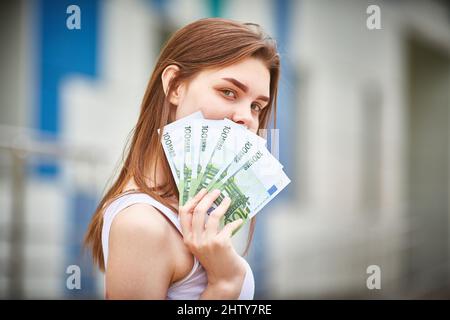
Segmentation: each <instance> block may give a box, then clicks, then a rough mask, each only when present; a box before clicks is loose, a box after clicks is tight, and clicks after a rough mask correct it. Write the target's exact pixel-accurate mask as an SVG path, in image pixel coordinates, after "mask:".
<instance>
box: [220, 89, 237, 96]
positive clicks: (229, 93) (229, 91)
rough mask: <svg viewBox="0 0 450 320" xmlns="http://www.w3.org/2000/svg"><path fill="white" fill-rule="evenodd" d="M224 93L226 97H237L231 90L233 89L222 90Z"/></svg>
mask: <svg viewBox="0 0 450 320" xmlns="http://www.w3.org/2000/svg"><path fill="white" fill-rule="evenodd" d="M222 93H223V94H224V95H225V96H226V97H231V98H233V97H235V94H234V92H233V91H231V90H222Z"/></svg>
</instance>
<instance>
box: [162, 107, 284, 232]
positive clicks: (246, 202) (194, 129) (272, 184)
mask: <svg viewBox="0 0 450 320" xmlns="http://www.w3.org/2000/svg"><path fill="white" fill-rule="evenodd" d="M161 143H162V146H163V149H164V153H165V155H166V157H167V160H168V163H169V166H170V169H171V171H172V175H173V177H174V179H175V182H176V183H177V187H178V191H179V194H180V198H179V203H180V205H184V204H185V203H186V202H187V201H188V200H189V199H191V198H192V197H194V196H195V195H196V194H197V193H198V192H199V191H200V190H201V189H203V188H206V189H207V190H208V191H212V190H215V189H219V190H220V191H221V193H220V195H219V197H218V198H217V199H216V201H215V202H214V205H213V207H212V208H211V209H210V211H211V210H213V209H214V208H216V207H217V206H218V205H219V204H220V203H221V202H222V200H223V199H224V197H225V196H228V197H229V198H230V199H231V204H230V206H229V208H228V210H227V212H226V213H225V215H224V217H223V218H222V220H221V226H224V225H225V224H227V223H230V222H232V221H234V220H237V219H239V218H242V219H243V220H244V222H245V221H247V220H249V219H250V218H252V217H253V216H254V215H256V214H257V213H258V212H259V211H260V210H261V209H262V208H263V207H264V206H265V205H266V204H267V203H268V202H269V201H270V200H272V199H273V198H274V197H275V196H276V195H277V194H278V193H279V192H280V191H281V190H283V189H284V188H285V187H286V186H287V185H288V184H289V183H290V180H289V178H288V177H287V176H286V174H285V173H284V171H283V166H282V165H281V164H280V162H279V161H278V160H277V159H276V158H275V157H274V156H273V155H272V154H271V153H270V152H269V150H268V149H267V144H266V140H265V139H263V138H262V137H260V136H258V135H256V134H255V133H253V132H252V131H250V130H248V129H246V128H245V127H244V126H243V125H240V124H237V123H235V122H233V121H231V120H229V119H223V120H209V119H204V117H203V115H202V113H201V112H200V111H199V112H196V113H193V114H191V115H190V116H187V117H185V118H182V119H179V120H177V121H175V122H172V123H170V124H168V125H166V126H165V127H164V128H163V131H162V136H161ZM210 211H209V212H210ZM243 225H244V224H242V225H241V227H242V226H243ZM237 231H238V230H236V231H235V232H234V233H233V235H234V234H235V233H236V232H237Z"/></svg>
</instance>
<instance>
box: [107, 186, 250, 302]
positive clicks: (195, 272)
mask: <svg viewBox="0 0 450 320" xmlns="http://www.w3.org/2000/svg"><path fill="white" fill-rule="evenodd" d="M135 203H148V204H150V205H152V206H153V207H155V208H156V209H158V210H159V211H160V212H162V213H163V214H164V215H165V216H166V217H168V218H169V220H170V221H171V222H172V223H173V225H174V226H175V227H176V228H177V229H178V231H179V232H180V233H181V234H182V229H181V224H180V221H179V220H178V214H176V213H174V212H173V211H172V210H170V209H169V208H167V207H166V206H164V205H163V204H161V203H160V202H158V201H156V200H155V199H153V198H152V197H150V196H149V195H148V194H145V193H132V194H125V195H123V196H121V197H119V198H117V199H116V200H114V201H113V202H111V203H110V204H109V205H108V206H107V207H106V209H105V210H104V216H103V227H102V247H103V257H104V262H105V269H106V265H107V260H108V239H109V230H110V229H111V225H112V222H113V219H114V217H115V216H116V215H117V214H118V213H119V212H120V211H122V210H123V209H125V208H127V207H129V206H130V205H132V204H135ZM241 259H242V260H243V261H244V262H245V265H246V268H247V273H246V275H245V279H244V282H243V285H242V289H241V293H240V295H239V298H238V299H239V300H252V299H253V295H254V292H255V281H254V278H253V272H252V269H251V268H250V265H249V264H248V263H247V261H246V260H245V259H244V258H242V257H241ZM207 282H208V279H207V276H206V271H205V269H203V266H202V265H201V264H200V262H199V261H198V260H197V258H196V257H195V256H194V266H193V267H192V270H191V271H190V272H189V274H188V275H187V276H186V277H184V278H183V279H181V280H179V281H177V282H175V283H173V284H172V285H171V286H170V287H169V289H168V291H167V299H169V300H196V299H199V297H200V295H201V294H202V293H203V291H204V290H205V288H206V285H207Z"/></svg>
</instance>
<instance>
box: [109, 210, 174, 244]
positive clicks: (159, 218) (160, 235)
mask: <svg viewBox="0 0 450 320" xmlns="http://www.w3.org/2000/svg"><path fill="white" fill-rule="evenodd" d="M169 229H170V225H169V224H168V223H167V220H166V218H165V217H164V216H163V214H162V213H161V212H159V211H158V210H157V209H156V208H155V207H153V206H151V205H149V204H146V203H135V204H132V205H130V206H128V207H127V208H125V209H123V210H121V211H120V212H119V213H118V214H117V216H116V217H115V218H114V221H113V223H112V225H111V232H112V233H116V234H123V235H127V234H128V235H129V236H135V237H136V236H137V237H144V238H145V240H154V241H156V242H163V241H164V240H167V232H168V231H169Z"/></svg>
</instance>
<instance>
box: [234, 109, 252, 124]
mask: <svg viewBox="0 0 450 320" xmlns="http://www.w3.org/2000/svg"><path fill="white" fill-rule="evenodd" d="M231 120H233V121H234V122H236V123H238V124H242V125H244V126H246V127H247V128H251V127H252V125H253V121H254V120H253V116H252V111H251V109H250V107H249V106H248V105H241V106H238V107H236V108H235V110H233V114H232V116H231Z"/></svg>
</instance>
